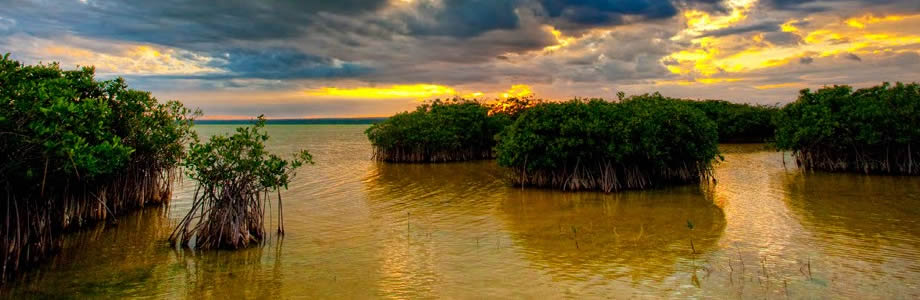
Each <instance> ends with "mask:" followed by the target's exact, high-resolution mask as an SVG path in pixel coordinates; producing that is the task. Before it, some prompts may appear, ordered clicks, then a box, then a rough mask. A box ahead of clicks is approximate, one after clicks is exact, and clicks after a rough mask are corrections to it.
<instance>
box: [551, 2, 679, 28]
mask: <svg viewBox="0 0 920 300" xmlns="http://www.w3.org/2000/svg"><path fill="white" fill-rule="evenodd" d="M539 2H540V4H541V5H542V6H543V8H544V9H545V10H546V13H547V14H548V15H549V16H550V17H553V18H559V19H563V20H565V21H568V22H571V23H574V24H583V25H611V24H619V23H621V22H622V16H623V15H641V16H644V17H646V18H649V19H659V18H670V17H672V16H674V15H676V14H677V8H676V7H674V4H673V3H671V1H656V0H640V1H607V0H539Z"/></svg>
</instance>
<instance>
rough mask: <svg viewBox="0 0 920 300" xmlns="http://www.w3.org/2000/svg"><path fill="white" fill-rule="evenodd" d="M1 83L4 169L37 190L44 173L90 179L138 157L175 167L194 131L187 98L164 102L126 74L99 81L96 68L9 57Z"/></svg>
mask: <svg viewBox="0 0 920 300" xmlns="http://www.w3.org/2000/svg"><path fill="white" fill-rule="evenodd" d="M0 86H2V89H0V107H2V109H0V142H2V145H0V149H2V150H3V153H4V154H5V155H4V156H3V157H0V159H2V161H0V168H2V169H0V170H2V174H3V175H4V176H5V177H6V179H7V180H15V179H16V178H22V179H25V180H24V182H22V183H21V184H27V183H32V184H31V185H29V184H27V186H31V187H32V188H36V186H35V184H34V183H35V179H36V176H39V175H40V174H41V175H42V176H44V177H47V178H50V179H52V180H57V181H60V180H64V181H66V180H67V179H68V178H73V179H79V180H83V181H89V180H95V179H97V177H108V178H110V177H112V176H113V175H118V173H119V172H120V171H123V169H124V168H125V166H126V165H127V164H128V163H129V162H131V161H132V160H139V159H144V160H147V161H148V162H151V163H156V164H158V166H159V167H163V168H169V167H172V166H175V165H176V164H177V163H178V162H179V161H180V160H181V158H182V155H183V144H184V141H185V140H186V139H187V138H188V137H189V136H190V135H191V134H192V132H191V125H192V123H191V119H192V117H193V116H194V115H193V114H192V112H191V111H189V110H188V109H186V108H185V107H183V106H182V104H181V103H179V102H167V103H159V102H157V100H156V99H155V98H153V97H151V96H150V93H147V92H142V91H136V90H130V89H128V88H127V85H126V84H125V82H124V80H123V79H121V78H118V79H115V80H109V81H96V80H95V79H94V70H93V68H91V67H84V68H82V69H80V70H74V71H62V70H61V69H60V67H59V66H58V65H57V64H50V65H36V66H24V65H21V64H20V63H19V62H16V61H13V60H10V59H9V56H8V55H6V56H4V57H3V59H2V60H0ZM45 165H47V166H48V168H47V170H46V169H45ZM103 179H104V178H103ZM17 187H18V188H24V186H22V185H20V184H17Z"/></svg>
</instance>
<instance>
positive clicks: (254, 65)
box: [217, 48, 371, 79]
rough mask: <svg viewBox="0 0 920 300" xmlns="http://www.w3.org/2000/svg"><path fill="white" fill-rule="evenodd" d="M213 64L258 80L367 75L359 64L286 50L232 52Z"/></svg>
mask: <svg viewBox="0 0 920 300" xmlns="http://www.w3.org/2000/svg"><path fill="white" fill-rule="evenodd" d="M224 57H225V58H226V62H224V63H221V64H219V65H217V67H221V68H223V69H225V70H228V71H230V73H231V74H230V76H233V77H244V78H261V79H293V78H333V77H352V76H357V75H361V74H364V73H367V72H370V71H371V69H370V68H368V67H365V66H361V65H359V64H355V63H350V62H341V61H336V60H334V59H331V58H327V57H320V56H315V55H310V54H305V53H302V52H300V51H298V50H294V49H289V48H270V49H259V50H253V49H233V50H229V51H227V52H224Z"/></svg>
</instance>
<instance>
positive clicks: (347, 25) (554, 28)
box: [0, 0, 920, 119]
mask: <svg viewBox="0 0 920 300" xmlns="http://www.w3.org/2000/svg"><path fill="white" fill-rule="evenodd" d="M0 7H3V9H2V10H0V52H9V53H11V57H12V58H13V59H16V60H19V61H22V62H24V63H28V64H35V63H49V62H59V63H60V64H61V66H62V67H63V68H75V67H77V66H90V65H92V66H95V68H96V72H97V77H98V78H101V79H111V78H114V77H118V76H121V77H124V78H126V79H127V80H128V84H129V86H131V87H132V88H136V89H142V90H148V91H151V92H152V93H153V95H154V96H155V97H157V98H158V99H160V100H180V101H182V102H184V103H185V104H186V106H191V107H198V108H201V109H202V110H203V111H204V113H205V117H206V118H212V119H233V118H249V117H252V116H257V115H259V114H265V115H266V116H268V117H270V118H318V117H373V116H387V115H391V114H393V113H397V112H401V111H406V110H411V109H412V108H413V107H415V106H416V105H418V104H419V103H420V102H421V101H423V100H426V99H433V98H449V97H454V96H459V97H467V98H478V99H485V100H489V99H501V98H503V97H514V96H527V95H531V96H535V97H539V98H546V99H555V100H565V99H571V98H574V97H582V98H585V97H603V98H609V99H613V98H616V96H615V95H616V93H617V92H619V91H623V92H625V93H627V94H641V93H652V92H656V91H657V92H661V93H662V94H664V95H667V96H672V97H682V98H692V99H724V100H729V101H733V102H743V103H758V104H776V103H787V102H790V101H793V100H795V98H796V96H797V94H798V91H799V90H801V89H804V88H812V89H816V88H820V87H822V86H825V85H835V84H847V85H852V86H855V87H865V86H870V85H875V84H879V83H881V82H885V81H890V82H895V81H904V82H914V81H918V79H920V1H918V0H894V1H881V0H798V1H794V0H636V1H617V0H336V1H319V0H316V1H295V0H264V1H256V0H245V1H244V0H208V1H186V0H157V1H150V0H0Z"/></svg>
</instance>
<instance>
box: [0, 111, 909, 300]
mask: <svg viewBox="0 0 920 300" xmlns="http://www.w3.org/2000/svg"><path fill="white" fill-rule="evenodd" d="M232 128H233V127H231V126H199V127H198V128H197V129H198V130H199V132H201V133H202V134H203V135H205V136H207V135H211V134H214V133H219V132H228V131H231V130H232ZM365 128H366V127H365V126H269V127H268V130H269V133H270V134H271V135H272V139H271V140H269V142H270V145H269V148H270V150H272V151H275V152H279V153H292V152H294V151H296V150H298V149H300V148H307V149H309V150H310V151H311V152H312V153H313V154H314V156H315V158H316V165H315V166H309V167H306V168H305V169H303V170H302V171H301V172H300V174H299V176H298V177H297V178H296V179H295V181H294V182H293V183H292V184H291V186H290V190H288V191H286V192H284V193H283V197H285V201H286V202H285V222H286V224H285V226H286V228H287V232H288V234H287V236H285V237H284V239H283V240H280V239H278V238H277V237H275V238H273V239H272V240H271V242H270V243H268V244H267V245H265V246H264V247H255V248H251V249H246V250H242V251H233V252H229V251H208V252H201V253H193V252H191V251H184V252H177V251H175V250H173V249H170V248H169V247H168V245H167V243H166V239H167V237H168V235H169V231H170V229H171V227H172V224H174V223H175V222H176V218H179V217H181V216H184V214H185V211H186V210H188V209H189V205H190V203H191V199H190V198H191V194H192V193H193V191H194V185H193V184H192V183H191V182H188V181H186V182H184V183H183V184H182V185H181V186H180V189H179V190H177V191H176V193H175V195H174V200H173V203H172V205H171V206H170V207H169V208H168V209H166V210H165V211H164V210H161V209H152V210H146V211H142V212H139V213H137V214H134V215H131V216H127V217H125V218H122V219H120V222H119V224H118V225H117V226H112V225H106V224H100V226H98V227H95V228H93V229H89V230H85V231H82V232H79V233H76V234H73V235H71V236H69V237H68V238H67V241H66V247H65V249H64V250H63V251H62V252H61V254H59V255H58V256H57V257H55V258H54V259H53V260H51V261H50V262H49V263H47V264H44V265H43V266H41V267H40V268H38V269H37V270H36V271H35V272H31V273H29V274H26V276H24V278H22V279H21V280H19V281H17V282H15V283H13V284H11V285H9V286H7V287H4V288H5V289H6V290H3V291H2V293H3V294H2V295H0V296H4V297H12V298H22V297H27V296H31V297H57V296H64V297H67V296H70V297H77V298H86V297H100V296H109V297H149V298H194V299H197V298H233V299H235V298H292V297H302V298H462V299H465V298H610V297H616V298H625V297H646V298H648V297H651V298H660V297H687V296H689V297H703V298H784V297H789V298H918V297H920V292H918V289H920V287H918V285H920V263H917V261H918V259H920V232H918V230H920V226H918V225H920V224H918V222H920V205H918V204H920V178H916V177H878V176H871V177H867V176H860V175H850V174H820V173H818V174H801V173H800V172H799V171H798V170H795V169H794V168H793V166H792V165H791V161H792V160H790V159H788V154H787V157H786V158H787V159H786V161H787V162H790V165H786V164H784V162H783V155H782V154H780V153H777V152H772V151H771V150H769V148H767V147H765V146H763V145H722V152H723V153H725V161H724V162H722V163H720V164H719V165H718V166H717V167H716V169H715V174H714V176H715V179H716V183H713V184H703V185H701V186H683V187H673V188H667V189H661V190H654V191H631V192H626V193H619V194H602V193H588V192H585V193H570V192H560V191H552V190H541V189H520V188H514V187H510V186H508V185H507V184H505V182H504V181H503V179H502V174H503V173H502V170H501V169H500V168H498V167H497V166H496V164H495V162H493V161H479V162H469V163H452V164H439V165H425V164H409V165H402V164H383V163H376V162H373V161H371V160H370V157H371V151H370V150H371V149H370V145H369V144H368V143H367V140H366V138H365V137H364V135H363V130H364V129H365ZM270 219H271V220H273V221H274V220H277V216H274V217H273V218H270ZM691 225H692V226H691ZM691 227H692V229H691ZM691 241H692V246H691Z"/></svg>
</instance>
